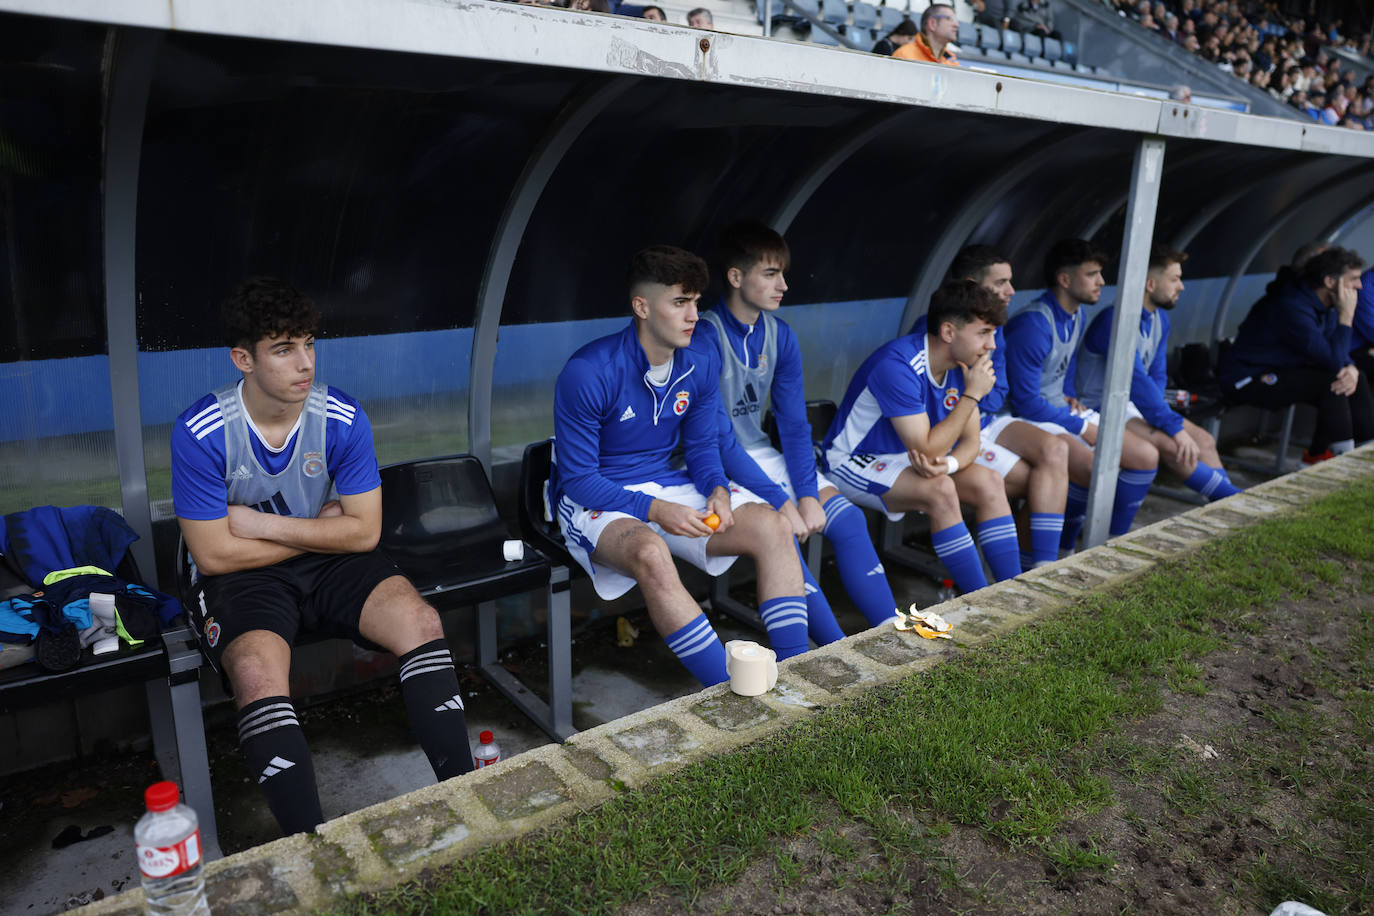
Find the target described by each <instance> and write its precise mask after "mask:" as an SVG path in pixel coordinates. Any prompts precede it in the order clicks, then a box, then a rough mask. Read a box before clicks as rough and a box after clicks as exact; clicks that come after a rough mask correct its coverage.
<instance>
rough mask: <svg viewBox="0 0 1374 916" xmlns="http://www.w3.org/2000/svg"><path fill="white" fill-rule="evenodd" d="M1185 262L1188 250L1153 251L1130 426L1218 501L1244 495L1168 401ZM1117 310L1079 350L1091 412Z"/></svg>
mask: <svg viewBox="0 0 1374 916" xmlns="http://www.w3.org/2000/svg"><path fill="white" fill-rule="evenodd" d="M1186 260H1188V255H1187V253H1186V252H1182V251H1175V250H1173V249H1172V248H1168V247H1166V246H1164V245H1155V246H1154V248H1153V250H1152V251H1151V252H1150V264H1149V269H1148V270H1147V271H1146V274H1145V301H1144V302H1143V303H1142V305H1141V310H1140V332H1139V336H1138V338H1137V340H1136V347H1135V356H1134V358H1133V362H1132V367H1131V400H1130V402H1129V403H1128V404H1127V405H1126V411H1127V420H1126V428H1127V429H1128V430H1130V431H1131V432H1133V433H1135V434H1136V435H1137V436H1139V437H1141V438H1142V439H1145V440H1147V441H1149V442H1150V443H1151V444H1152V445H1153V446H1154V447H1155V448H1156V449H1158V450H1159V458H1160V460H1161V461H1163V462H1164V466H1165V467H1167V468H1168V469H1169V470H1171V471H1173V472H1174V473H1175V474H1177V475H1178V476H1179V477H1180V478H1182V480H1183V483H1184V484H1185V485H1186V486H1187V487H1188V488H1189V489H1191V490H1196V491H1197V492H1198V493H1201V494H1202V495H1203V496H1205V497H1207V499H1209V500H1213V501H1215V500H1218V499H1223V498H1225V497H1227V496H1232V495H1234V494H1236V493H1239V492H1240V490H1238V489H1237V488H1236V487H1235V486H1234V485H1233V484H1232V483H1231V479H1230V477H1228V476H1227V474H1226V469H1225V468H1223V467H1222V466H1221V456H1220V455H1219V454H1218V453H1217V443H1216V440H1215V439H1213V438H1212V436H1211V434H1210V433H1208V432H1207V430H1205V429H1203V428H1202V427H1200V426H1198V425H1197V424H1196V423H1193V422H1192V421H1190V420H1187V419H1185V418H1184V417H1182V416H1180V415H1179V414H1177V413H1175V412H1174V410H1173V408H1171V407H1170V406H1169V404H1168V402H1167V401H1166V400H1165V398H1164V388H1165V386H1166V385H1167V384H1168V375H1169V369H1168V355H1169V312H1171V311H1173V308H1174V306H1176V305H1178V297H1179V295H1180V294H1181V293H1182V292H1183V262H1184V261H1186ZM1115 312H1116V306H1114V305H1109V306H1107V308H1105V309H1103V310H1102V311H1101V312H1099V313H1098V314H1097V317H1096V318H1094V319H1093V321H1092V324H1091V325H1089V326H1088V332H1087V334H1085V335H1084V337H1083V343H1082V344H1081V345H1080V346H1079V349H1078V370H1077V377H1076V388H1077V390H1078V396H1079V399H1080V401H1081V402H1082V403H1083V404H1084V406H1086V407H1089V408H1091V409H1093V410H1100V409H1101V407H1102V389H1103V387H1104V386H1105V383H1106V376H1107V351H1108V349H1109V348H1110V344H1111V337H1112V315H1113V314H1114V313H1115Z"/></svg>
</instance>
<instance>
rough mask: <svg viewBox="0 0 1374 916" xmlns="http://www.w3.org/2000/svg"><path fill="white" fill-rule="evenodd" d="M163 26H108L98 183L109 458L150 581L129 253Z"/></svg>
mask: <svg viewBox="0 0 1374 916" xmlns="http://www.w3.org/2000/svg"><path fill="white" fill-rule="evenodd" d="M162 34H163V33H161V32H153V31H146V30H143V29H127V28H111V29H110V31H109V33H108V35H107V38H106V44H107V49H108V55H107V59H108V60H109V69H108V70H107V75H108V78H109V83H108V85H109V95H108V96H107V102H106V104H107V109H106V117H105V158H104V162H103V164H102V174H101V189H102V197H103V200H102V203H103V204H104V208H103V209H104V213H103V223H104V224H103V226H102V236H103V239H102V241H103V243H104V256H105V269H104V280H105V326H106V333H107V335H108V338H109V348H110V359H109V363H110V397H111V400H112V401H113V407H114V440H115V458H116V460H117V462H118V466H119V496H120V503H121V505H122V506H123V511H124V520H125V521H126V522H128V523H129V527H131V528H133V529H134V531H135V532H136V533H137V534H138V540H137V541H135V542H134V545H133V547H132V548H131V550H132V551H133V554H134V559H135V560H137V561H138V566H139V570H140V571H141V572H142V574H143V576H144V578H145V579H147V580H148V581H149V582H156V581H157V580H158V575H157V558H156V555H155V554H154V551H153V518H152V510H151V507H150V506H149V504H148V470H147V467H146V465H145V464H144V460H143V413H142V408H141V406H140V403H139V393H138V308H137V289H136V287H135V263H134V259H135V255H136V247H137V246H136V244H135V243H136V239H137V236H138V168H139V157H140V155H141V153H142V148H143V121H144V117H145V115H146V113H147V106H148V87H149V86H150V85H151V84H152V78H153V68H154V66H155V65H156V63H157V57H158V49H159V47H160V46H161V44H162Z"/></svg>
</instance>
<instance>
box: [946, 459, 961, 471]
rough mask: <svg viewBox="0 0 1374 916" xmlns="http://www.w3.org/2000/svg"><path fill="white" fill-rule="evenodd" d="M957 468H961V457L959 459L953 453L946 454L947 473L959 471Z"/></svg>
mask: <svg viewBox="0 0 1374 916" xmlns="http://www.w3.org/2000/svg"><path fill="white" fill-rule="evenodd" d="M957 470H959V459H958V458H955V457H954V456H953V455H946V456H945V473H947V474H953V473H954V472H955V471H957Z"/></svg>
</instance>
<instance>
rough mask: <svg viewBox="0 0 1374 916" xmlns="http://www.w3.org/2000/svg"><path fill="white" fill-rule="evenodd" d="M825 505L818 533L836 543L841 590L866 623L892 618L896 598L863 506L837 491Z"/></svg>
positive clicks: (872, 624)
mask: <svg viewBox="0 0 1374 916" xmlns="http://www.w3.org/2000/svg"><path fill="white" fill-rule="evenodd" d="M824 509H825V528H824V529H823V530H822V532H821V533H822V534H824V535H825V538H826V540H828V541H829V542H830V543H831V544H832V545H834V547H835V565H836V566H838V567H839V569H840V581H841V582H843V583H844V590H845V591H846V592H847V593H848V594H849V598H850V600H851V601H853V602H854V604H855V605H856V606H857V607H858V608H859V610H860V611H861V612H863V615H864V618H865V619H866V620H867V621H868V623H869V626H875V627H876V626H877V625H878V624H880V623H886V622H887V621H889V620H891V619H892V612H893V609H894V608H896V607H897V599H896V598H894V597H893V596H892V586H891V584H889V583H888V581H887V572H886V571H885V570H884V569H883V563H882V561H881V560H879V559H878V551H876V550H874V549H873V541H872V539H870V538H869V536H868V523H867V522H866V521H865V520H864V513H863V510H862V509H860V508H859V507H858V506H856V505H854V504H853V503H851V502H850V501H849V500H847V499H845V498H844V497H843V496H839V495H836V496H832V497H830V499H828V500H827V501H826V503H825V506H824ZM818 641H819V640H818Z"/></svg>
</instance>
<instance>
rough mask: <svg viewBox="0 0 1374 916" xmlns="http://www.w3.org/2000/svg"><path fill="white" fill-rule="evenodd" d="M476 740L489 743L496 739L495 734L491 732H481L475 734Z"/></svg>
mask: <svg viewBox="0 0 1374 916" xmlns="http://www.w3.org/2000/svg"><path fill="white" fill-rule="evenodd" d="M477 740H478V741H479V742H481V743H482V744H491V743H492V741H494V740H496V736H495V735H493V734H492V733H491V732H482V734H480V735H478V736H477Z"/></svg>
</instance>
